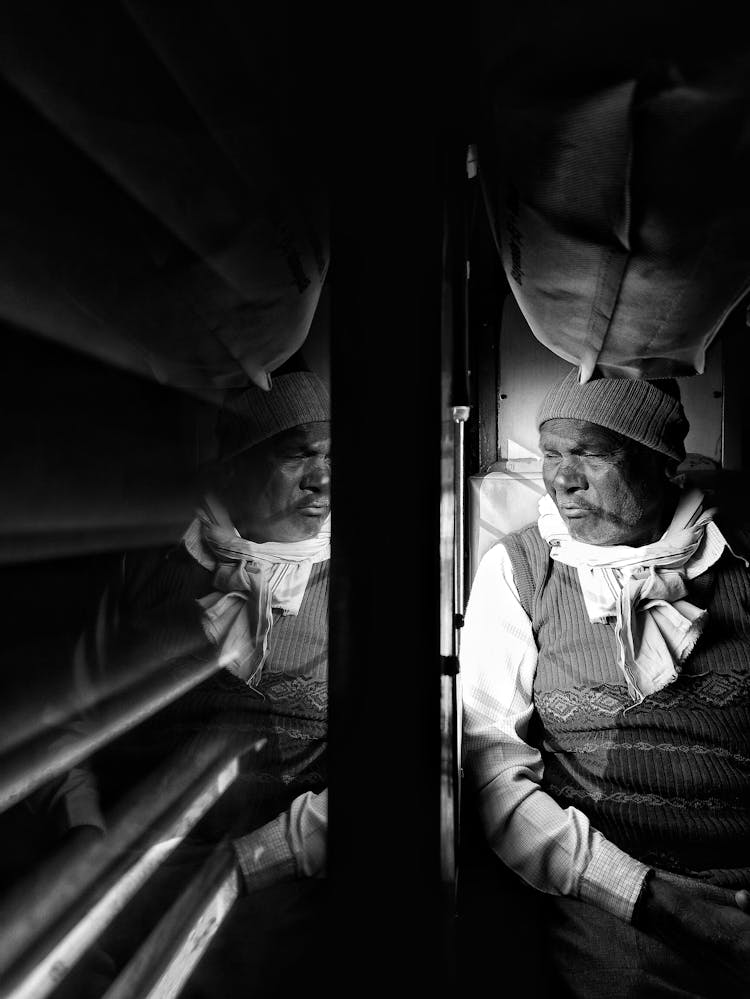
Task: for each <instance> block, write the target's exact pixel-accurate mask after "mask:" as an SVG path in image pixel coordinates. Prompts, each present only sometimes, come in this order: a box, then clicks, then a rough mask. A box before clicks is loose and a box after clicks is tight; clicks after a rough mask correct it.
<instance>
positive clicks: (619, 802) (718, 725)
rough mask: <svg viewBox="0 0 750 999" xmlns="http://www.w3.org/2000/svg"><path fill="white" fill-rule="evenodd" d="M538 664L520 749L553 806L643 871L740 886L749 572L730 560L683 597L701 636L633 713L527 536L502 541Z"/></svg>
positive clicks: (748, 872)
mask: <svg viewBox="0 0 750 999" xmlns="http://www.w3.org/2000/svg"><path fill="white" fill-rule="evenodd" d="M501 543H502V544H503V545H504V546H505V548H506V550H507V551H508V554H509V556H510V559H511V563H512V565H513V570H514V575H515V580H516V584H517V586H518V590H519V595H520V597H521V602H522V604H523V605H524V608H525V610H526V612H527V614H528V615H529V617H530V618H531V621H532V624H533V629H534V636H535V640H536V644H537V648H538V651H539V658H538V664H537V672H536V678H535V681H534V704H535V709H536V711H535V716H534V721H533V722H532V726H531V735H530V739H531V741H532V742H534V743H535V744H536V745H537V746H538V747H539V749H540V750H541V752H542V756H543V760H544V778H543V786H544V788H545V790H546V791H547V793H548V794H550V795H551V796H552V797H553V798H554V799H555V800H556V801H557V802H558V804H560V805H561V806H562V807H567V806H569V805H573V806H575V807H576V808H578V809H580V810H581V811H582V812H584V813H585V814H586V815H587V816H588V817H589V819H590V820H591V823H592V825H593V826H594V827H595V828H597V829H599V830H600V831H601V832H602V833H603V834H604V836H606V837H607V838H608V839H609V840H611V841H612V842H613V843H615V844H616V845H617V846H619V847H620V848H621V849H622V850H624V851H625V852H627V853H628V854H630V855H631V856H633V857H636V858H638V859H639V860H642V861H643V862H644V863H647V864H649V865H652V866H655V867H660V868H662V869H666V870H671V871H675V872H678V873H682V874H686V875H690V876H693V877H699V878H703V879H705V880H707V881H710V882H712V883H715V884H721V885H725V886H728V887H741V886H744V885H746V884H747V883H748V876H750V572H749V571H748V570H747V569H746V568H745V566H744V564H743V563H742V562H741V561H740V560H739V559H737V558H735V557H734V556H733V555H732V554H731V553H730V552H728V551H725V552H724V555H723V556H722V558H721V559H720V561H719V562H718V563H717V564H716V565H715V566H713V567H712V569H710V570H709V571H708V572H706V573H704V574H703V575H702V576H700V577H698V578H697V579H695V580H693V581H692V582H691V583H690V584H689V589H690V599H691V601H692V602H693V603H694V604H696V605H698V606H702V607H706V608H707V609H708V611H709V624H708V626H707V628H706V631H705V632H704V634H703V636H702V637H701V639H700V641H699V643H698V645H697V646H696V648H695V650H694V652H693V653H692V655H691V656H690V657H689V659H688V660H687V662H686V663H685V664H684V666H683V669H682V672H681V674H680V676H679V677H678V678H677V680H675V681H674V682H673V683H672V684H670V685H669V686H667V687H665V688H663V689H662V690H660V691H658V692H657V693H655V694H652V695H650V696H649V697H647V698H646V699H645V700H644V701H643V703H641V704H640V705H637V706H635V705H633V702H632V701H631V700H630V698H629V696H628V694H627V688H626V685H625V682H624V678H623V676H622V674H621V672H620V669H619V667H618V665H617V647H616V640H615V634H614V628H613V626H612V625H610V624H592V623H591V622H590V621H589V619H588V615H587V614H586V609H585V606H584V601H583V595H582V593H581V588H580V585H579V582H578V573H577V572H576V570H575V569H573V568H571V567H570V566H567V565H563V564H562V563H559V562H554V561H552V559H551V558H550V557H549V549H548V547H547V545H546V543H545V542H544V541H543V540H542V538H541V537H540V535H539V532H538V529H537V527H536V525H535V524H534V525H531V526H530V527H527V528H525V529H523V530H521V531H518V532H516V533H515V534H513V535H509V536H508V537H506V538H505V539H504V540H503V541H502V542H501Z"/></svg>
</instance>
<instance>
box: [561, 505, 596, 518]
mask: <svg viewBox="0 0 750 999" xmlns="http://www.w3.org/2000/svg"><path fill="white" fill-rule="evenodd" d="M592 512H593V511H592V510H591V508H590V507H588V506H561V507H560V513H561V514H562V515H563V517H565V519H566V520H578V518H580V517H588V516H590V515H591V513H592Z"/></svg>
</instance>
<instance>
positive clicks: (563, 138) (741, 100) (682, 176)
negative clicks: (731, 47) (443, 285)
mask: <svg viewBox="0 0 750 999" xmlns="http://www.w3.org/2000/svg"><path fill="white" fill-rule="evenodd" d="M723 63H724V65H722V67H721V69H720V70H716V69H712V70H711V71H709V72H704V73H703V74H702V75H701V76H700V77H696V78H693V79H687V80H685V79H683V78H682V77H681V76H680V74H679V72H678V71H677V69H676V68H675V67H674V66H673V65H665V66H663V72H662V73H661V77H660V78H659V77H657V76H656V74H653V73H652V74H651V77H650V79H648V80H647V79H646V76H645V74H643V73H642V71H640V70H638V69H635V68H634V69H633V71H634V72H635V73H640V74H641V75H635V76H633V77H632V78H630V79H621V80H619V81H614V80H613V81H611V85H609V86H603V85H602V84H603V81H593V82H592V85H591V86H590V87H589V88H588V90H587V91H583V89H582V92H580V93H577V94H572V93H571V94H569V95H567V96H562V97H555V98H554V99H550V98H549V97H546V96H536V95H535V91H534V89H533V88H531V87H529V88H528V89H527V90H526V91H520V89H519V92H518V93H517V94H511V93H508V92H507V90H508V88H505V89H503V86H501V85H499V86H498V87H497V90H496V92H495V101H494V110H495V129H496V137H497V144H498V146H499V147H500V153H499V162H500V167H499V169H498V172H497V174H496V175H495V176H485V185H486V189H487V194H488V197H489V200H490V201H491V202H492V203H493V206H494V207H493V208H492V210H491V214H492V216H493V223H494V230H495V235H496V239H497V241H498V243H499V245H500V249H501V255H502V261H503V265H504V268H505V271H506V274H507V277H508V281H509V285H510V288H511V290H512V292H513V294H514V296H515V297H516V299H517V301H518V304H519V306H520V308H521V311H522V312H523V314H524V316H525V317H526V320H527V321H528V323H529V325H530V327H531V329H532V331H533V333H534V335H535V336H536V337H537V339H539V340H540V341H541V342H542V343H544V344H545V345H546V346H548V347H549V348H550V349H552V350H553V351H554V352H555V353H557V354H558V355H559V356H561V357H563V358H565V359H566V360H568V361H570V362H571V363H574V364H577V365H580V367H581V378H582V380H583V381H586V380H587V379H588V378H589V377H590V375H591V374H592V372H593V369H594V366H595V365H598V366H599V368H600V370H601V371H602V372H603V373H605V374H608V375H619V376H624V377H634V376H644V377H655V376H664V375H686V374H693V373H695V372H696V371H697V372H701V371H702V370H703V367H704V354H705V349H706V347H707V346H708V344H709V343H710V342H711V340H712V339H713V337H714V335H715V334H716V333H717V331H718V329H719V327H720V325H721V323H722V322H723V320H724V318H725V317H726V315H727V313H728V312H729V311H730V310H731V309H732V307H733V306H734V305H736V304H737V302H738V301H739V300H740V298H741V297H742V295H743V294H744V293H745V292H746V291H747V290H748V288H750V195H748V191H747V176H748V175H750V128H749V127H748V126H749V125H750V79H748V76H749V75H750V74H749V73H748V63H747V59H746V58H745V59H744V60H737V61H736V62H735V63H732V62H731V60H730V59H729V58H728V57H725V58H724V60H723ZM585 65H586V60H585V58H583V59H582V66H583V67H584V68H583V69H581V70H580V72H582V73H583V72H585ZM592 75H593V74H592ZM564 90H565V88H564V87H561V88H560V89H557V90H555V89H552V87H551V85H550V88H548V89H547V90H546V93H547V94H549V93H555V94H558V93H560V92H561V91H562V92H564ZM538 93H539V90H538V89H537V90H536V94H538Z"/></svg>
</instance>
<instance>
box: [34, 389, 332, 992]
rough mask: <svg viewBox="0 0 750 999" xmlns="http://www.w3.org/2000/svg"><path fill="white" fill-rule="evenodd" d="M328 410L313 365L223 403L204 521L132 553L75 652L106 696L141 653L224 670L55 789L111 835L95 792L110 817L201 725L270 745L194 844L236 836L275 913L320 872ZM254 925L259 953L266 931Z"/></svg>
mask: <svg viewBox="0 0 750 999" xmlns="http://www.w3.org/2000/svg"><path fill="white" fill-rule="evenodd" d="M329 415H330V414H329V403H328V396H327V393H326V391H325V388H324V387H323V385H322V383H321V382H320V381H319V379H318V378H317V377H316V376H315V375H313V374H311V373H309V372H293V373H290V374H284V375H280V376H278V377H277V378H276V379H275V380H274V384H273V388H272V389H271V391H270V392H263V391H261V390H260V389H256V388H250V389H247V390H242V391H237V392H235V393H234V394H233V395H232V396H231V397H230V398H229V399H228V400H227V401H226V402H225V404H224V407H223V409H222V411H221V413H220V415H219V419H218V423H217V439H218V460H217V461H216V462H215V464H214V465H213V467H212V471H211V474H210V476H209V479H210V482H209V487H208V488H207V489H206V492H205V496H204V498H203V501H202V503H201V505H200V507H199V509H198V511H197V515H196V517H195V519H194V520H193V522H192V523H191V524H190V526H189V527H188V529H187V531H186V532H185V534H184V536H183V538H182V540H181V542H180V544H179V545H177V546H176V547H174V548H171V549H168V550H166V551H165V550H161V551H158V552H149V553H146V554H144V555H136V556H131V555H128V556H127V557H126V558H125V559H124V560H123V568H122V571H121V573H120V574H119V577H118V579H117V580H116V581H115V582H114V583H113V585H111V586H110V587H109V588H108V590H107V593H106V594H105V596H104V598H103V600H102V603H101V606H100V610H99V615H98V621H97V626H96V634H95V635H94V634H93V629H92V634H90V635H89V636H87V637H86V639H85V640H83V641H82V642H81V643H79V648H78V653H77V655H78V659H79V662H78V672H79V675H82V674H83V675H86V676H87V678H88V679H89V682H91V683H98V684H99V685H100V688H101V690H102V693H103V695H106V692H107V689H108V687H109V683H108V679H109V678H111V677H113V676H120V677H122V676H123V675H125V674H126V673H127V671H128V669H136V670H139V669H142V668H143V666H144V663H155V664H156V667H157V668H159V667H161V666H162V665H163V666H166V665H167V664H169V665H170V667H171V666H173V665H174V664H175V663H178V664H179V663H180V662H181V661H185V660H190V659H193V660H194V659H195V658H196V657H197V658H204V659H209V658H214V659H215V658H216V657H218V660H219V662H220V664H221V666H222V668H221V669H220V671H219V672H217V673H216V674H214V675H213V676H211V677H210V678H209V679H208V680H207V681H204V682H203V683H202V684H200V685H199V686H198V687H196V688H195V689H193V690H191V691H190V692H189V693H187V694H186V695H184V696H183V697H181V698H180V699H179V700H177V701H176V702H174V703H173V704H171V705H170V706H168V707H167V708H166V709H165V710H163V711H161V712H159V713H158V714H157V715H156V716H154V717H153V718H152V719H150V720H149V721H147V722H145V723H144V724H143V725H141V726H139V727H138V728H137V729H136V730H134V731H133V732H131V733H128V734H126V735H125V736H124V737H122V738H120V739H118V740H116V741H115V742H114V743H113V744H112V745H111V746H109V747H108V748H107V749H106V750H104V751H103V752H102V753H100V754H98V756H97V757H95V758H94V759H93V761H92V763H91V765H90V766H89V767H85V768H79V769H77V770H75V771H73V772H72V773H70V774H69V775H68V776H67V778H66V780H65V782H64V784H63V785H62V786H61V787H58V788H56V789H51V790H50V791H49V792H48V793H49V794H50V796H51V798H52V802H53V805H52V807H53V810H54V811H55V812H56V815H57V819H58V821H59V822H60V823H61V824H62V826H63V828H67V829H68V830H75V829H77V828H82V827H86V826H88V827H98V828H99V829H102V830H103V829H104V828H105V821H104V819H103V817H102V814H101V811H100V802H99V799H102V803H103V805H104V806H105V812H106V809H107V808H108V807H110V806H111V805H112V804H114V803H115V802H116V801H117V800H118V799H119V798H120V797H121V796H122V794H123V793H124V792H125V791H127V790H129V789H130V788H132V787H133V786H134V785H135V784H136V783H137V782H138V781H139V780H142V779H144V778H145V777H147V775H148V773H149V772H150V771H151V770H152V769H153V768H154V767H155V766H156V765H157V764H158V763H160V762H162V761H163V760H164V759H165V757H167V756H168V755H169V754H172V753H174V752H175V751H176V750H179V749H180V748H181V747H185V749H186V752H185V762H186V765H189V759H190V745H191V740H195V739H200V738H201V735H202V734H203V733H205V732H206V731H214V732H215V731H217V730H219V731H221V730H224V731H226V733H227V735H228V736H229V737H231V738H233V739H234V738H236V737H237V735H238V733H239V734H240V735H242V733H247V745H252V744H256V745H257V744H260V743H262V748H261V749H260V750H259V751H258V752H257V753H251V754H249V756H248V757H247V763H246V764H245V765H244V766H243V767H242V772H241V773H240V776H239V778H238V779H237V780H236V781H235V782H234V783H233V784H232V785H231V786H230V788H229V789H228V791H227V792H226V793H225V794H224V795H223V796H222V798H221V799H220V801H219V802H218V803H217V805H216V806H214V808H213V809H212V810H211V811H210V812H209V813H208V815H207V816H206V818H205V819H204V820H202V822H201V823H200V824H199V826H198V827H197V829H196V830H195V832H194V835H193V841H196V840H197V841H199V842H201V841H206V842H213V841H216V840H219V839H221V838H223V837H225V836H227V835H230V836H231V840H232V843H233V847H234V850H235V853H236V855H237V859H238V862H239V867H240V869H241V871H242V876H243V881H244V886H245V888H246V890H247V892H248V893H250V894H252V893H254V892H256V891H258V890H260V889H264V890H265V891H263V892H261V897H264V898H265V899H266V903H267V908H268V907H270V908H272V907H273V902H272V901H270V899H271V896H269V891H271V892H273V891H274V887H273V886H277V887H278V886H280V890H281V891H282V894H283V896H284V901H283V905H284V906H285V907H286V908H288V907H289V900H290V899H291V898H292V897H293V895H294V884H295V883H296V884H297V885H299V879H306V878H310V877H315V876H316V875H320V874H322V873H323V869H324V866H325V831H326V822H327V797H326V790H325V785H326V769H325V751H326V733H327V727H326V726H327V649H328V579H329V557H330V458H329V454H330V423H329ZM176 856H179V854H178V855H176ZM307 884H308V887H307V888H305V887H304V885H303V886H301V889H300V890H301V894H302V895H303V896H304V895H305V894H306V893H307V895H309V894H310V891H311V887H312V882H308V883H307ZM146 890H148V886H147V889H146ZM284 893H286V894H284ZM160 904H161V905H163V903H160ZM236 908H237V909H238V910H239V909H240V908H241V905H240V904H239V903H238V905H237V907H236ZM268 915H269V913H268V912H267V911H266V912H264V914H263V916H264V919H265V917H266V916H268ZM230 921H231V922H235V923H236V922H237V919H236V918H234V914H233V917H232V918H231V919H230ZM232 935H233V936H234V934H232ZM251 935H252V936H253V938H254V940H255V947H254V948H253V949H254V950H255V951H257V950H258V948H259V947H260V948H261V949H262V947H263V944H262V943H261V939H262V927H261V926H258V925H257V924H256V925H255V926H254V927H253V931H252V934H251ZM290 956H291V955H290ZM238 970H239V969H238ZM199 977H200V976H199ZM247 984H248V987H249V988H250V987H252V986H251V983H250V982H248V983H247ZM196 985H197V983H196ZM221 989H222V987H221V985H220V984H219V983H217V990H218V991H217V992H216V993H215V994H217V995H218V994H224V993H223V992H222V990H221ZM200 994H203V993H200Z"/></svg>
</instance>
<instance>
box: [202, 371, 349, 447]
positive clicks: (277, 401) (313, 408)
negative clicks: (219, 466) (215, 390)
mask: <svg viewBox="0 0 750 999" xmlns="http://www.w3.org/2000/svg"><path fill="white" fill-rule="evenodd" d="M330 419H331V403H330V399H329V397H328V391H327V389H326V387H325V385H324V384H323V382H322V381H321V380H320V378H318V376H317V375H315V374H313V373H312V372H311V371H292V372H290V373H289V374H285V375H278V376H277V377H275V378H274V379H273V383H272V387H271V389H270V390H269V391H268V392H266V391H264V390H263V389H260V388H257V387H256V386H254V385H253V386H251V387H250V388H247V389H242V390H241V391H239V392H235V393H233V394H231V395H229V396H228V397H227V398H226V399H225V401H224V405H223V407H222V409H221V412H220V413H219V416H218V419H217V422H216V437H217V442H218V455H217V457H218V459H219V460H220V461H226V460H227V458H233V457H234V456H235V455H237V454H240V452H242V451H246V450H247V449H248V448H251V447H255V445H256V444H260V443H261V442H262V441H265V440H268V439H269V437H275V436H276V434H280V433H282V431H284V430H291V429H292V427H298V426H300V424H302V423H322V422H324V421H327V420H330Z"/></svg>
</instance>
